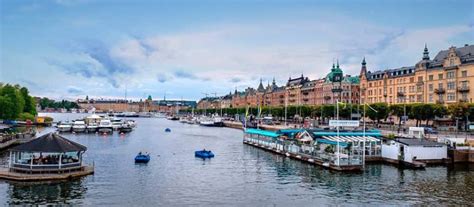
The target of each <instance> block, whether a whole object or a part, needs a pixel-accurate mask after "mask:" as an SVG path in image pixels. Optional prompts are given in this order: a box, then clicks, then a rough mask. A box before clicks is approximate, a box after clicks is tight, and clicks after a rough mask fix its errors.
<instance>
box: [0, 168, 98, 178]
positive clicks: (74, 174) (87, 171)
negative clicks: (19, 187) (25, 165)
mask: <svg viewBox="0 0 474 207" xmlns="http://www.w3.org/2000/svg"><path fill="white" fill-rule="evenodd" d="M91 174H94V166H82V167H81V169H80V170H75V171H70V172H64V173H41V174H39V173H38V174H36V173H33V174H30V173H20V172H14V171H11V170H10V169H9V168H7V167H1V168H0V179H3V180H11V181H22V182H33V181H58V180H70V179H74V178H79V177H83V176H86V175H91Z"/></svg>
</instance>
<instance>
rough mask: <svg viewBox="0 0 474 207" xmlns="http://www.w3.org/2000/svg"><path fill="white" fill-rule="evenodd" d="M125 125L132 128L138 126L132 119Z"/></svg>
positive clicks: (126, 121)
mask: <svg viewBox="0 0 474 207" xmlns="http://www.w3.org/2000/svg"><path fill="white" fill-rule="evenodd" d="M125 123H126V124H128V125H130V127H132V128H135V127H136V126H137V123H136V122H135V120H132V119H129V120H125Z"/></svg>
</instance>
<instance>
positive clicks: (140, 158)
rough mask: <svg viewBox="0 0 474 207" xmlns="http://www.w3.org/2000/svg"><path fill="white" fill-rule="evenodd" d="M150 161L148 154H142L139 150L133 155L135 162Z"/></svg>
mask: <svg viewBox="0 0 474 207" xmlns="http://www.w3.org/2000/svg"><path fill="white" fill-rule="evenodd" d="M149 161H150V154H143V153H142V152H139V153H138V155H137V156H135V163H148V162H149Z"/></svg>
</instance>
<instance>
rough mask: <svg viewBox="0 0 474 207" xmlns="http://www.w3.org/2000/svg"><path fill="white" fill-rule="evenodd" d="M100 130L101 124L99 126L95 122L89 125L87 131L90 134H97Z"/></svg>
mask: <svg viewBox="0 0 474 207" xmlns="http://www.w3.org/2000/svg"><path fill="white" fill-rule="evenodd" d="M98 128H99V124H97V123H95V122H91V123H89V124H87V126H86V131H87V132H89V133H91V132H96V131H97V129H98Z"/></svg>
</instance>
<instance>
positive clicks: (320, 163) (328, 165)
mask: <svg viewBox="0 0 474 207" xmlns="http://www.w3.org/2000/svg"><path fill="white" fill-rule="evenodd" d="M243 143H244V144H247V145H251V146H254V147H258V148H260V149H263V150H266V151H269V152H273V153H276V154H280V155H283V156H287V157H289V158H292V159H295V160H300V161H303V162H307V163H310V164H314V165H318V166H321V167H324V168H328V169H331V170H336V171H346V172H347V171H351V172H359V171H362V167H361V165H339V166H338V165H334V164H332V163H328V162H324V161H322V160H318V159H315V158H314V157H311V156H307V155H302V154H295V153H291V152H287V151H282V150H278V149H275V148H272V147H268V146H265V145H261V144H257V143H254V142H251V141H246V140H244V141H243Z"/></svg>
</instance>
